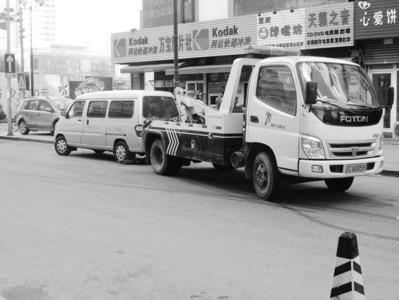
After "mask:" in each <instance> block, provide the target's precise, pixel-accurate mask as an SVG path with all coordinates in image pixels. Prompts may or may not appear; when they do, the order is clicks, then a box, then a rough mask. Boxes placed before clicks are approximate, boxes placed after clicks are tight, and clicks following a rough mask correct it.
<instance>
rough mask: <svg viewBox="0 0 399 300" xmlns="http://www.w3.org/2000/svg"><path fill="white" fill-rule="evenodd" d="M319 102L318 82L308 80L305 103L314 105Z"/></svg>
mask: <svg viewBox="0 0 399 300" xmlns="http://www.w3.org/2000/svg"><path fill="white" fill-rule="evenodd" d="M316 102H317V82H314V81H308V82H306V98H305V104H307V105H312V104H316Z"/></svg>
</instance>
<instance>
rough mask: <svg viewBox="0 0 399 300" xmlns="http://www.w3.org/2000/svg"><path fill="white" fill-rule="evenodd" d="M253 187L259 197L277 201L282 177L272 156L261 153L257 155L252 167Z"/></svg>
mask: <svg viewBox="0 0 399 300" xmlns="http://www.w3.org/2000/svg"><path fill="white" fill-rule="evenodd" d="M252 185H253V187H254V190H255V192H256V195H258V197H260V198H262V199H264V200H267V201H274V200H276V197H277V194H278V190H279V185H280V176H279V174H278V172H277V166H276V163H275V161H274V159H273V157H272V156H271V155H270V154H268V153H266V152H260V153H258V154H257V155H256V157H255V160H254V162H253V166H252Z"/></svg>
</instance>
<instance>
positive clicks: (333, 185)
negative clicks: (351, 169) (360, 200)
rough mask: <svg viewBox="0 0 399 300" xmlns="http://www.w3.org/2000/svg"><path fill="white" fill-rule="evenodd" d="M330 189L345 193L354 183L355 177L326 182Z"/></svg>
mask: <svg viewBox="0 0 399 300" xmlns="http://www.w3.org/2000/svg"><path fill="white" fill-rule="evenodd" d="M325 182H326V185H327V187H328V189H330V190H331V191H334V192H345V191H346V190H347V189H349V188H350V187H351V185H352V183H353V177H347V178H336V179H326V180H325Z"/></svg>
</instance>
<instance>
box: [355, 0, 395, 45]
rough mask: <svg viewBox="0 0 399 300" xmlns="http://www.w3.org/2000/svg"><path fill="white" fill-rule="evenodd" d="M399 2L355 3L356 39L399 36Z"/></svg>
mask: <svg viewBox="0 0 399 300" xmlns="http://www.w3.org/2000/svg"><path fill="white" fill-rule="evenodd" d="M398 14H399V1H398V0H370V1H358V0H357V1H355V39H356V40H362V39H369V38H386V37H397V36H399V20H398Z"/></svg>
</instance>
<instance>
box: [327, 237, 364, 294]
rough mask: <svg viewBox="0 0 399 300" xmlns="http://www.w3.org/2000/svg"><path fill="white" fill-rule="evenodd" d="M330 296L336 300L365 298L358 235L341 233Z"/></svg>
mask: <svg viewBox="0 0 399 300" xmlns="http://www.w3.org/2000/svg"><path fill="white" fill-rule="evenodd" d="M335 266H336V267H335V270H334V278H333V283H332V288H331V294H330V298H331V299H334V300H364V299H366V297H365V296H364V286H363V278H362V268H361V267H360V259H359V249H358V248H357V239H356V235H355V234H354V233H352V232H345V233H343V234H341V236H340V237H339V240H338V248H337V260H336V264H335Z"/></svg>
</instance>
